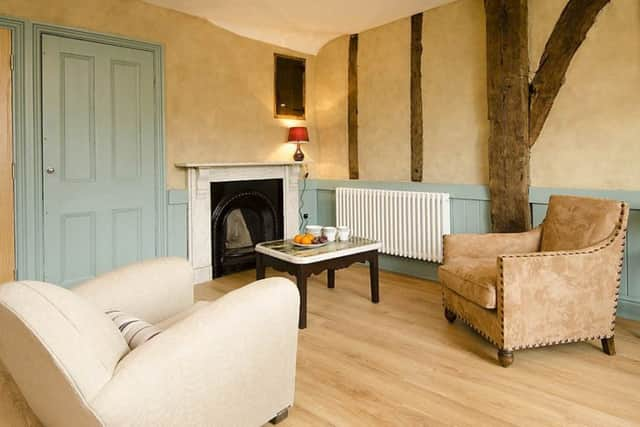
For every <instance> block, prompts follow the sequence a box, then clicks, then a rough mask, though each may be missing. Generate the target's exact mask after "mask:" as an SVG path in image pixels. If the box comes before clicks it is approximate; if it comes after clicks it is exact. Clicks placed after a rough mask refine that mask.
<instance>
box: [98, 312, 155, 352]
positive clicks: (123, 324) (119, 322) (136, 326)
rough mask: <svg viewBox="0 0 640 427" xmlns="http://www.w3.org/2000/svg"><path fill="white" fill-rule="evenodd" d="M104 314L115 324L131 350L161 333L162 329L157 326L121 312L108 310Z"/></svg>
mask: <svg viewBox="0 0 640 427" xmlns="http://www.w3.org/2000/svg"><path fill="white" fill-rule="evenodd" d="M106 313H107V316H109V317H110V318H111V320H113V323H115V324H116V327H117V328H118V330H119V331H120V333H121V334H122V336H123V337H124V340H125V341H126V342H127V345H128V346H129V348H131V350H134V349H135V348H137V347H140V346H141V345H142V344H144V343H146V342H147V341H149V340H150V339H152V338H153V337H155V336H157V335H158V334H159V333H160V332H162V329H160V328H158V327H157V326H155V325H152V324H151V323H149V322H145V321H144V320H142V319H139V318H137V317H135V316H132V315H130V314H127V313H125V312H123V311H120V310H109V311H107V312H106Z"/></svg>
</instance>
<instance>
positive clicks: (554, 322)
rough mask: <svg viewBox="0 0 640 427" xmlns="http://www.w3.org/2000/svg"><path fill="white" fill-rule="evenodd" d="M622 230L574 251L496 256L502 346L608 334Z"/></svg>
mask: <svg viewBox="0 0 640 427" xmlns="http://www.w3.org/2000/svg"><path fill="white" fill-rule="evenodd" d="M624 239H625V234H624V232H622V231H620V230H616V231H615V232H614V233H612V235H611V236H610V237H609V238H608V239H606V240H605V241H603V242H600V243H599V244H596V245H594V246H591V247H588V248H585V249H581V250H576V251H558V252H537V253H528V254H519V255H503V256H500V257H498V286H497V287H498V295H497V297H498V317H499V318H500V319H501V322H502V324H503V325H502V328H503V338H504V348H505V349H508V350H515V349H518V348H526V347H537V346H540V345H544V344H552V343H561V342H572V341H580V340H584V339H595V338H602V337H610V336H612V335H613V327H614V322H615V316H616V306H617V301H618V290H619V286H620V273H621V271H622V257H623V250H624Z"/></svg>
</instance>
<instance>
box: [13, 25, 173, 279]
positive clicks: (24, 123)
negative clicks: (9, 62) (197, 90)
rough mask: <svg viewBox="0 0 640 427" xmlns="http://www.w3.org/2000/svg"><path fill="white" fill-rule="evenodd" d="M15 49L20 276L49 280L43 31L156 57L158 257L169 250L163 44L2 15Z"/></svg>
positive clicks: (14, 95) (15, 161)
mask: <svg viewBox="0 0 640 427" xmlns="http://www.w3.org/2000/svg"><path fill="white" fill-rule="evenodd" d="M0 27H3V28H9V29H10V30H11V36H12V44H13V46H12V48H13V56H14V57H13V109H14V110H13V113H14V114H13V134H14V135H13V144H14V145H13V147H14V160H13V161H14V163H15V188H14V194H15V196H14V197H15V228H16V230H15V242H16V243H15V246H16V254H15V255H16V279H17V280H22V279H31V280H43V279H44V192H43V191H44V186H43V179H44V170H43V158H42V157H43V156H42V90H41V89H42V56H41V51H42V36H43V35H45V34H47V35H54V36H60V37H66V38H72V39H77V40H83V41H89V42H95V43H102V44H109V45H113V46H118V47H124V48H129V49H138V50H144V51H148V52H151V53H152V54H153V62H154V76H155V78H154V92H155V111H154V119H155V123H154V129H155V158H154V168H155V171H156V172H155V175H156V180H155V181H156V189H155V202H156V218H157V224H156V256H159V257H160V256H166V254H167V234H168V233H167V226H168V224H167V211H168V206H167V200H166V199H167V190H166V181H165V169H166V161H165V118H164V115H165V105H164V104H165V93H164V90H165V89H164V81H165V79H164V49H163V47H162V46H161V45H159V44H156V43H151V42H145V41H139V40H132V39H128V38H126V37H121V36H115V35H111V34H104V33H98V32H91V31H85V30H79V29H75V28H69V27H64V26H59V25H50V24H45V23H37V22H32V21H29V20H24V19H16V18H11V17H3V16H0Z"/></svg>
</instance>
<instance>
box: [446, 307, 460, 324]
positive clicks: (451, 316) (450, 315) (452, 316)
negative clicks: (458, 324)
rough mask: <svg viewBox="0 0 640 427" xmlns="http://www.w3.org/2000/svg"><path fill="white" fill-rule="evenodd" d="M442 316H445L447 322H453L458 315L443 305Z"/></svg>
mask: <svg viewBox="0 0 640 427" xmlns="http://www.w3.org/2000/svg"><path fill="white" fill-rule="evenodd" d="M444 317H446V318H447V320H448V321H449V323H453V322H455V321H456V318H457V317H458V315H457V314H455V313H454V312H453V311H451V310H449V309H448V308H446V307H445V309H444Z"/></svg>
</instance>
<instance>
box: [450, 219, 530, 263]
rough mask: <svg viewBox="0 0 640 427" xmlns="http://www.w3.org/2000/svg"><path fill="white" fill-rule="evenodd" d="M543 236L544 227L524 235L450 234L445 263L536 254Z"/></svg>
mask: <svg viewBox="0 0 640 427" xmlns="http://www.w3.org/2000/svg"><path fill="white" fill-rule="evenodd" d="M541 235H542V227H537V228H535V229H533V230H530V231H526V232H524V233H488V234H449V235H446V236H444V262H445V263H447V262H448V261H451V260H452V259H453V258H496V257H498V255H503V254H517V253H527V252H535V251H537V250H539V248H540V238H541Z"/></svg>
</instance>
